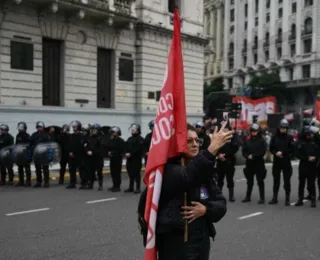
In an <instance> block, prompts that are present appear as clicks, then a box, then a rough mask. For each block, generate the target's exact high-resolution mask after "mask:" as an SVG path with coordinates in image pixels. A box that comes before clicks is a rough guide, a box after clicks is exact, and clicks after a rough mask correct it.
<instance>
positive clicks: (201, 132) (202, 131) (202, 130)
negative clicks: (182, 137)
mask: <svg viewBox="0 0 320 260" xmlns="http://www.w3.org/2000/svg"><path fill="white" fill-rule="evenodd" d="M194 126H195V128H196V132H197V134H198V137H199V138H200V139H201V142H200V150H206V149H208V147H209V145H210V142H211V141H210V137H209V136H208V135H207V133H206V127H205V125H204V123H203V122H201V121H199V122H197V123H195V125H194Z"/></svg>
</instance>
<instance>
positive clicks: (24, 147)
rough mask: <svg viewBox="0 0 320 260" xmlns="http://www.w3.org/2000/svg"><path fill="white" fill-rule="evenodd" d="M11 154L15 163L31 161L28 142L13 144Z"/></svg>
mask: <svg viewBox="0 0 320 260" xmlns="http://www.w3.org/2000/svg"><path fill="white" fill-rule="evenodd" d="M11 155H12V160H13V162H14V163H15V164H16V165H28V164H29V163H30V162H31V161H32V151H31V149H30V147H29V144H28V143H25V144H17V145H16V146H14V147H13V149H12V153H11Z"/></svg>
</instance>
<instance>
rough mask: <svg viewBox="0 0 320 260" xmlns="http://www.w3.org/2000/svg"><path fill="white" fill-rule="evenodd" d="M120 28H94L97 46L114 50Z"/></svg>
mask: <svg viewBox="0 0 320 260" xmlns="http://www.w3.org/2000/svg"><path fill="white" fill-rule="evenodd" d="M119 36H120V30H116V29H115V28H113V27H105V28H99V27H98V28H96V30H95V38H96V43H97V46H98V47H102V48H106V49H112V50H115V49H116V48H117V46H118V43H119Z"/></svg>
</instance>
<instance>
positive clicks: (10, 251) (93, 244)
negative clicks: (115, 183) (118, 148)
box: [0, 165, 320, 260]
mask: <svg viewBox="0 0 320 260" xmlns="http://www.w3.org/2000/svg"><path fill="white" fill-rule="evenodd" d="M267 168H268V176H267V179H266V200H267V202H268V201H269V199H271V196H272V177H271V167H270V166H268V167H267ZM123 179H124V180H123V186H122V188H123V189H124V188H126V187H127V184H128V179H127V176H126V174H123ZM235 180H236V202H235V203H228V213H227V215H226V217H224V218H223V219H222V221H221V222H219V223H218V224H216V229H217V236H216V241H215V242H214V243H212V248H211V259H213V260H238V259H239V260H240V259H245V260H256V259H260V260H313V259H320V246H319V241H320V232H319V216H320V208H319V207H318V208H316V209H312V208H310V205H309V202H307V203H305V205H304V206H303V207H300V208H297V207H294V206H291V207H285V206H284V191H283V189H282V187H281V193H280V197H279V200H280V201H279V204H278V205H276V206H271V205H268V204H267V203H266V204H265V205H258V204H257V201H258V188H257V186H256V184H255V186H254V192H253V196H252V202H251V203H248V204H243V203H241V200H242V198H243V197H244V195H245V187H246V182H245V180H244V177H243V174H242V167H237V172H236V176H235ZM110 183H111V180H110V176H109V175H107V176H105V183H104V184H105V185H104V186H105V190H104V191H101V192H99V191H97V190H96V189H95V190H91V191H90V190H89V191H88V190H84V191H81V190H66V189H65V188H64V187H61V186H58V185H57V184H56V182H52V185H51V187H50V188H49V189H31V188H16V187H1V188H0V205H1V207H0V251H1V259H6V260H9V259H14V260H15V259H17V260H18V259H19V260H20V259H26V260H29V259H30V260H31V259H32V260H36V259H39V260H40V259H41V260H43V259H46V260H47V259H48V260H49V259H54V260H62V259H63V260H68V259H76V260H82V259H83V260H87V259H90V260H101V259H107V260H130V259H132V260H134V259H138V260H141V259H143V247H142V236H141V235H140V233H139V230H138V222H137V214H136V210H137V203H138V198H139V195H134V194H125V193H123V192H121V193H111V192H109V191H107V187H109V186H110ZM297 186H298V178H297V166H296V165H295V166H294V174H293V177H292V189H293V192H292V203H294V202H295V201H296V200H297ZM96 188H97V187H96ZM224 191H225V193H226V188H225V190H224ZM225 195H227V194H225Z"/></svg>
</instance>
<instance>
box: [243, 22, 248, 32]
mask: <svg viewBox="0 0 320 260" xmlns="http://www.w3.org/2000/svg"><path fill="white" fill-rule="evenodd" d="M244 30H245V31H246V30H248V22H247V21H245V22H244Z"/></svg>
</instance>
